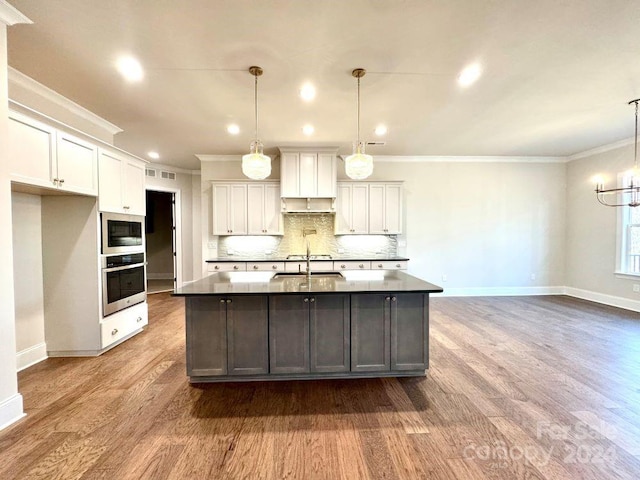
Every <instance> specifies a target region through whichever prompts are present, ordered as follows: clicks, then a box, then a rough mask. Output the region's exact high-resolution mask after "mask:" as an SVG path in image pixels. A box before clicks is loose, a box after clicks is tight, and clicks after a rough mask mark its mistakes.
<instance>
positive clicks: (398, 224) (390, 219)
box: [369, 183, 402, 235]
mask: <svg viewBox="0 0 640 480" xmlns="http://www.w3.org/2000/svg"><path fill="white" fill-rule="evenodd" d="M369 233H372V234H383V235H384V234H387V235H391V234H394V235H395V234H399V233H402V185H401V184H399V183H371V184H369Z"/></svg>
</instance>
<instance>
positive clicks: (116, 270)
mask: <svg viewBox="0 0 640 480" xmlns="http://www.w3.org/2000/svg"><path fill="white" fill-rule="evenodd" d="M145 265H146V263H134V264H133V265H123V266H121V267H109V268H103V269H102V271H103V272H105V273H111V272H119V271H121V270H129V269H131V268H139V267H144V266H145Z"/></svg>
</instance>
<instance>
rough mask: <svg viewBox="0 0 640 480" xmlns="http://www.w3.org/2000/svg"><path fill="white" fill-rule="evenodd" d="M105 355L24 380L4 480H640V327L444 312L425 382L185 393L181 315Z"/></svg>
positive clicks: (472, 301) (552, 304) (521, 313)
mask: <svg viewBox="0 0 640 480" xmlns="http://www.w3.org/2000/svg"><path fill="white" fill-rule="evenodd" d="M149 300H150V321H149V327H148V328H147V330H146V331H145V332H143V333H142V334H140V335H138V336H136V337H134V338H133V339H131V340H129V341H127V342H125V343H124V344H122V345H120V346H118V347H117V348H115V349H113V350H111V351H109V352H107V353H106V354H104V355H102V356H101V357H97V358H66V359H61V358H57V359H48V360H46V361H44V362H42V363H40V364H37V365H36V366H34V367H31V368H29V369H27V370H26V371H24V372H22V373H20V374H19V390H20V392H21V393H22V394H23V396H24V401H25V409H26V411H27V414H28V416H27V417H26V418H25V419H23V420H21V421H20V422H18V423H17V424H15V425H14V426H12V427H10V428H8V429H6V430H4V431H2V432H0V478H1V479H3V480H8V479H31V478H46V479H58V478H59V479H76V478H82V479H128V478H131V479H138V478H148V479H164V478H169V479H191V478H194V479H196V478H197V479H223V478H229V479H236V478H247V479H258V478H264V479H271V478H295V479H315V478H318V479H338V478H344V479H350V480H351V479H379V478H385V479H413V478H430V479H440V478H446V479H453V478H458V479H465V480H466V479H483V478H491V479H520V478H526V479H530V478H531V479H533V478H542V479H554V480H555V479H563V478H575V479H598V480H601V479H608V478H611V479H627V478H628V479H636V478H638V477H639V475H640V388H639V387H638V385H640V365H639V360H640V315H638V314H635V313H632V312H627V311H624V310H618V309H614V308H609V307H604V306H600V305H596V304H592V303H589V302H584V301H581V300H576V299H572V298H569V297H563V296H557V297H494V298H490V297H484V298H435V299H432V302H431V320H432V321H431V349H430V353H431V360H430V369H429V373H428V375H427V377H426V378H417V379H416V378H413V379H365V380H339V381H294V382H268V383H236V384H208V385H190V384H189V383H188V381H187V377H186V373H185V368H186V367H185V359H184V325H183V322H184V320H183V313H184V312H183V300H182V299H177V298H172V297H170V296H169V295H168V294H157V295H153V296H151V297H150V299H149Z"/></svg>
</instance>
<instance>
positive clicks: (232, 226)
mask: <svg viewBox="0 0 640 480" xmlns="http://www.w3.org/2000/svg"><path fill="white" fill-rule="evenodd" d="M212 200H213V209H212V212H213V235H246V234H247V184H246V183H231V184H229V183H214V184H213V188H212Z"/></svg>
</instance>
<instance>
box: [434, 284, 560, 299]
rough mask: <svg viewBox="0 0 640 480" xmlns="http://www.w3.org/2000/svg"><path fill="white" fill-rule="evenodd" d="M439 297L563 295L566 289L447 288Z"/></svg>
mask: <svg viewBox="0 0 640 480" xmlns="http://www.w3.org/2000/svg"><path fill="white" fill-rule="evenodd" d="M443 288H444V292H442V293H434V294H432V295H433V296H438V297H440V296H441V297H506V296H521V295H563V294H564V293H565V287H469V288H464V287H463V288H447V287H446V286H445V287H443Z"/></svg>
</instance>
